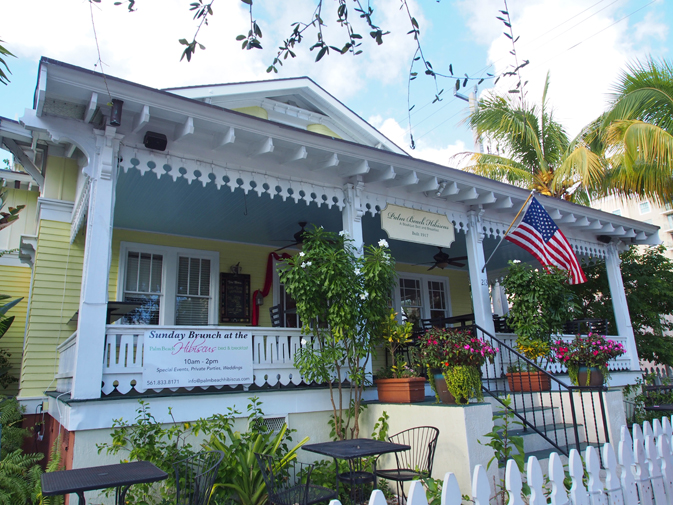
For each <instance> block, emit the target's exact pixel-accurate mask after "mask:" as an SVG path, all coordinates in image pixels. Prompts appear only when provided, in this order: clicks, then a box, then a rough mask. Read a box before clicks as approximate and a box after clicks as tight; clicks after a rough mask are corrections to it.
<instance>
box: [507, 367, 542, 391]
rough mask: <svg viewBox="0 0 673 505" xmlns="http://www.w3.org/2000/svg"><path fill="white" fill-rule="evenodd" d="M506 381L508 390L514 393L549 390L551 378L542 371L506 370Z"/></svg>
mask: <svg viewBox="0 0 673 505" xmlns="http://www.w3.org/2000/svg"><path fill="white" fill-rule="evenodd" d="M507 383H508V384H509V389H510V391H513V392H515V393H529V392H535V391H549V390H550V389H551V379H550V378H549V376H548V375H547V374H545V373H544V372H508V373H507Z"/></svg>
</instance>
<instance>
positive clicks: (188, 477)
mask: <svg viewBox="0 0 673 505" xmlns="http://www.w3.org/2000/svg"><path fill="white" fill-rule="evenodd" d="M223 459H224V453H223V452H222V451H203V452H200V453H198V454H195V455H194V456H190V457H189V458H186V459H183V460H181V461H178V462H176V463H173V468H174V469H175V494H176V500H175V501H176V503H177V505H207V503H208V500H209V499H210V493H211V491H212V489H213V484H214V483H215V478H216V477H217V471H218V469H219V468H220V463H222V460H223Z"/></svg>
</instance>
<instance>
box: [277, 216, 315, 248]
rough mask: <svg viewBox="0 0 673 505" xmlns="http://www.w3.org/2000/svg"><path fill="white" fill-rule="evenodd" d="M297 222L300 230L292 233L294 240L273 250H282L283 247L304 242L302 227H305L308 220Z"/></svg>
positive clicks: (304, 231) (299, 244)
mask: <svg viewBox="0 0 673 505" xmlns="http://www.w3.org/2000/svg"><path fill="white" fill-rule="evenodd" d="M297 224H298V225H299V226H300V227H301V230H299V231H298V232H297V233H295V234H294V235H293V237H294V242H291V243H289V244H287V245H284V246H283V247H281V248H279V249H276V250H275V251H274V252H278V251H282V250H283V249H287V248H288V247H293V246H299V247H301V245H302V244H303V243H304V234H305V233H306V230H304V228H306V225H307V224H308V221H299V223H297Z"/></svg>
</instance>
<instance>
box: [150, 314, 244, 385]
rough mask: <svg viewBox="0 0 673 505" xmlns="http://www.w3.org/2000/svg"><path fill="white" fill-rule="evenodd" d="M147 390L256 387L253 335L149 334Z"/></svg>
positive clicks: (184, 330)
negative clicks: (223, 386)
mask: <svg viewBox="0 0 673 505" xmlns="http://www.w3.org/2000/svg"><path fill="white" fill-rule="evenodd" d="M143 349H144V354H143V384H142V387H143V388H145V389H162V388H179V387H195V386H204V387H205V386H221V385H236V384H251V383H252V336H251V334H250V332H249V331H245V330H244V329H243V328H242V329H241V330H232V329H230V328H227V330H226V331H225V330H224V329H223V328H220V329H211V328H188V327H184V326H178V327H170V328H157V329H152V330H147V331H145V334H144V337H143Z"/></svg>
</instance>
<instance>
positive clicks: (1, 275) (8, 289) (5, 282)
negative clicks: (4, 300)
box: [0, 265, 30, 395]
mask: <svg viewBox="0 0 673 505" xmlns="http://www.w3.org/2000/svg"><path fill="white" fill-rule="evenodd" d="M29 291H30V268H29V267H18V266H6V265H0V293H2V294H3V295H9V296H11V297H12V298H11V299H15V298H23V300H21V301H20V302H19V303H18V304H17V305H15V306H14V308H12V309H11V310H10V311H9V312H8V313H7V315H8V316H14V322H13V323H12V326H10V328H9V330H7V333H5V335H4V336H3V337H2V340H0V348H2V349H5V350H7V351H8V352H9V353H10V354H11V357H10V359H9V362H10V364H11V366H12V369H11V370H10V372H9V373H10V375H13V376H15V377H16V378H17V379H18V378H19V375H20V373H21V353H22V352H23V335H24V331H25V328H26V310H27V307H28V293H29ZM18 391H19V385H18V383H14V384H12V385H10V386H9V387H8V388H7V389H6V390H5V391H3V393H6V394H10V395H16V394H17V393H18Z"/></svg>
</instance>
